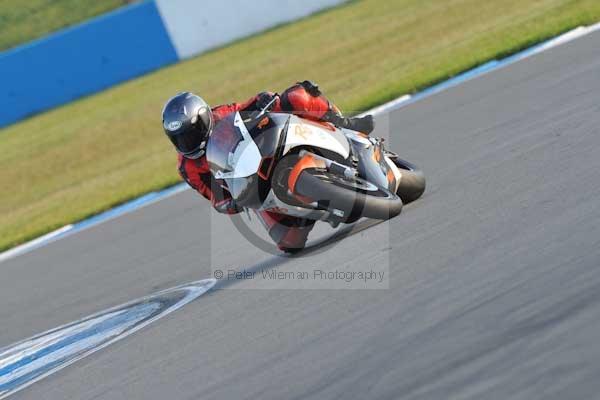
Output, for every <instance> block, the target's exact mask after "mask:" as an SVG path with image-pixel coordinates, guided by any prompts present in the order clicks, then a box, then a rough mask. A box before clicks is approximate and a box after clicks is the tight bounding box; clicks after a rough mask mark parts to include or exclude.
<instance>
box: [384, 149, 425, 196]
mask: <svg viewBox="0 0 600 400" xmlns="http://www.w3.org/2000/svg"><path fill="white" fill-rule="evenodd" d="M390 159H391V160H392V162H393V163H394V164H396V167H398V169H399V170H400V173H401V174H402V178H401V179H400V186H398V189H397V190H396V194H397V195H398V196H400V198H401V199H402V202H404V204H408V203H410V202H413V201H415V200H417V199H418V198H419V197H421V196H422V195H423V192H425V175H424V174H423V171H421V170H420V169H419V168H418V167H417V166H416V165H414V164H411V163H409V162H408V161H406V160H402V159H401V158H397V157H395V158H390Z"/></svg>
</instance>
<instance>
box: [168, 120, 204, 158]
mask: <svg viewBox="0 0 600 400" xmlns="http://www.w3.org/2000/svg"><path fill="white" fill-rule="evenodd" d="M198 125H201V126H202V124H198ZM169 138H170V139H171V142H173V144H174V145H175V147H176V148H177V150H179V152H180V153H181V154H183V155H188V154H192V153H194V152H195V151H198V150H199V149H201V148H202V147H203V145H204V142H205V140H206V129H198V127H194V128H192V129H188V130H186V131H184V132H181V133H179V134H177V135H172V136H169Z"/></svg>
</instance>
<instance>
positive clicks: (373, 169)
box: [351, 137, 398, 192]
mask: <svg viewBox="0 0 600 400" xmlns="http://www.w3.org/2000/svg"><path fill="white" fill-rule="evenodd" d="M351 139H352V140H351V143H352V150H353V152H352V153H353V156H354V157H356V161H357V163H358V168H357V169H358V175H359V176H360V177H361V178H363V179H365V180H367V181H369V182H371V183H373V184H374V185H377V186H379V187H380V188H386V189H388V190H390V191H391V192H395V191H396V188H397V186H398V185H397V183H398V182H397V174H396V173H395V171H394V170H393V169H392V166H391V165H390V164H389V163H388V161H387V160H386V157H385V151H384V148H383V143H382V142H383V140H382V139H377V138H371V137H370V138H368V139H367V138H361V140H355V139H353V138H351Z"/></svg>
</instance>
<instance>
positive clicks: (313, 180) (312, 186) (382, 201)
mask: <svg viewBox="0 0 600 400" xmlns="http://www.w3.org/2000/svg"><path fill="white" fill-rule="evenodd" d="M295 193H297V194H298V195H300V196H302V197H306V198H308V199H311V200H313V201H316V202H317V203H319V205H320V206H322V207H325V208H327V209H329V210H330V211H332V213H333V214H334V215H336V216H337V217H338V218H340V220H342V221H346V222H350V221H356V220H357V219H358V218H360V217H366V218H373V219H381V220H387V219H390V218H393V217H395V216H396V215H398V214H400V211H402V200H401V199H400V197H398V196H397V195H396V194H394V193H392V192H390V191H389V190H385V189H381V188H379V187H377V186H375V185H373V184H372V183H370V182H368V181H365V180H363V179H360V178H354V179H347V178H345V177H342V176H340V175H336V174H333V173H331V172H329V171H326V170H321V169H317V168H314V169H313V168H310V169H305V170H303V171H302V172H301V173H300V175H299V176H298V179H297V181H296V185H295Z"/></svg>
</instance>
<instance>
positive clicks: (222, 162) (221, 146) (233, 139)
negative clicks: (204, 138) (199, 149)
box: [206, 113, 244, 175]
mask: <svg viewBox="0 0 600 400" xmlns="http://www.w3.org/2000/svg"><path fill="white" fill-rule="evenodd" d="M234 121H235V113H232V114H231V115H229V116H227V117H226V118H224V119H222V120H220V121H219V122H218V123H217V124H216V125H215V127H214V128H213V131H212V133H211V134H210V137H209V139H208V144H207V149H206V159H207V160H208V164H209V166H210V171H211V172H212V174H213V175H218V174H217V172H218V171H220V172H222V173H224V172H231V171H232V170H233V165H231V164H232V163H231V161H232V160H231V159H230V158H231V157H232V156H231V155H233V154H234V153H235V151H236V149H237V147H238V145H239V144H240V142H242V141H243V140H244V138H243V136H242V134H241V133H240V131H239V129H238V128H237V127H236V126H235V125H234ZM230 154H231V155H230Z"/></svg>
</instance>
